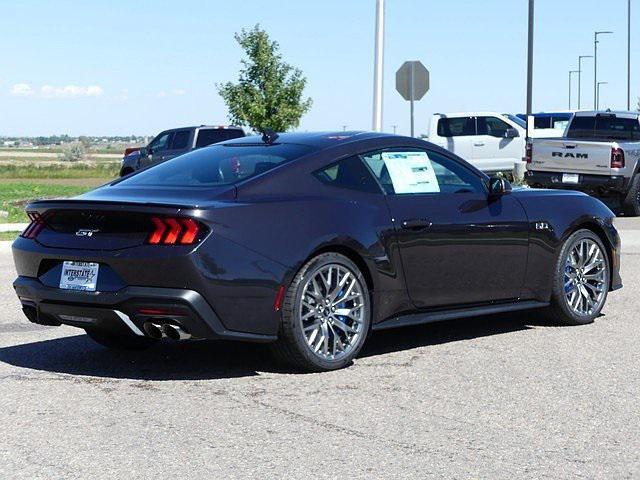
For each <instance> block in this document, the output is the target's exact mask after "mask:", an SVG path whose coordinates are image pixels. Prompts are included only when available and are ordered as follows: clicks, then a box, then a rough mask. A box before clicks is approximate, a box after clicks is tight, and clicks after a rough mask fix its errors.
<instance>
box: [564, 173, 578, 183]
mask: <svg viewBox="0 0 640 480" xmlns="http://www.w3.org/2000/svg"><path fill="white" fill-rule="evenodd" d="M579 181H580V175H578V174H577V173H563V174H562V183H578V182H579Z"/></svg>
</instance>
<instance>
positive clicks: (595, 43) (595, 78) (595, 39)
mask: <svg viewBox="0 0 640 480" xmlns="http://www.w3.org/2000/svg"><path fill="white" fill-rule="evenodd" d="M607 33H613V32H609V31H602V32H594V34H593V108H594V109H595V110H597V109H598V35H604V34H607Z"/></svg>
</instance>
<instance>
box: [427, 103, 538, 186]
mask: <svg viewBox="0 0 640 480" xmlns="http://www.w3.org/2000/svg"><path fill="white" fill-rule="evenodd" d="M525 136H526V123H525V122H524V121H523V120H522V119H520V118H518V117H516V116H515V115H508V114H503V113H496V112H472V113H471V112H470V113H436V114H434V115H433V117H432V119H431V126H430V131H429V141H430V142H431V143H435V144H436V145H438V146H440V147H442V148H445V149H447V150H449V151H450V152H453V153H455V154H456V155H458V156H459V157H462V158H463V159H465V160H466V161H467V162H469V163H471V164H472V165H473V166H475V167H476V168H478V169H479V170H482V171H483V172H485V173H489V174H491V173H496V172H511V171H512V170H513V165H514V163H515V162H517V161H522V157H523V156H524V150H525Z"/></svg>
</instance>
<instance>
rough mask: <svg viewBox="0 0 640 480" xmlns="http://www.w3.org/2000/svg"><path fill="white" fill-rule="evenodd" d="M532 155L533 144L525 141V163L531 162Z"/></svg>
mask: <svg viewBox="0 0 640 480" xmlns="http://www.w3.org/2000/svg"><path fill="white" fill-rule="evenodd" d="M532 157H533V144H532V143H531V142H527V145H526V146H525V147H524V161H525V162H527V163H531V159H532Z"/></svg>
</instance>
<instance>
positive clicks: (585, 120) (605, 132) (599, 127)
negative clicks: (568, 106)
mask: <svg viewBox="0 0 640 480" xmlns="http://www.w3.org/2000/svg"><path fill="white" fill-rule="evenodd" d="M567 137H569V138H591V139H599V138H606V139H609V140H640V122H638V119H637V118H622V117H617V116H615V115H596V116H593V117H589V116H577V117H574V118H573V121H572V122H571V125H569V131H568V132H567Z"/></svg>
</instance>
